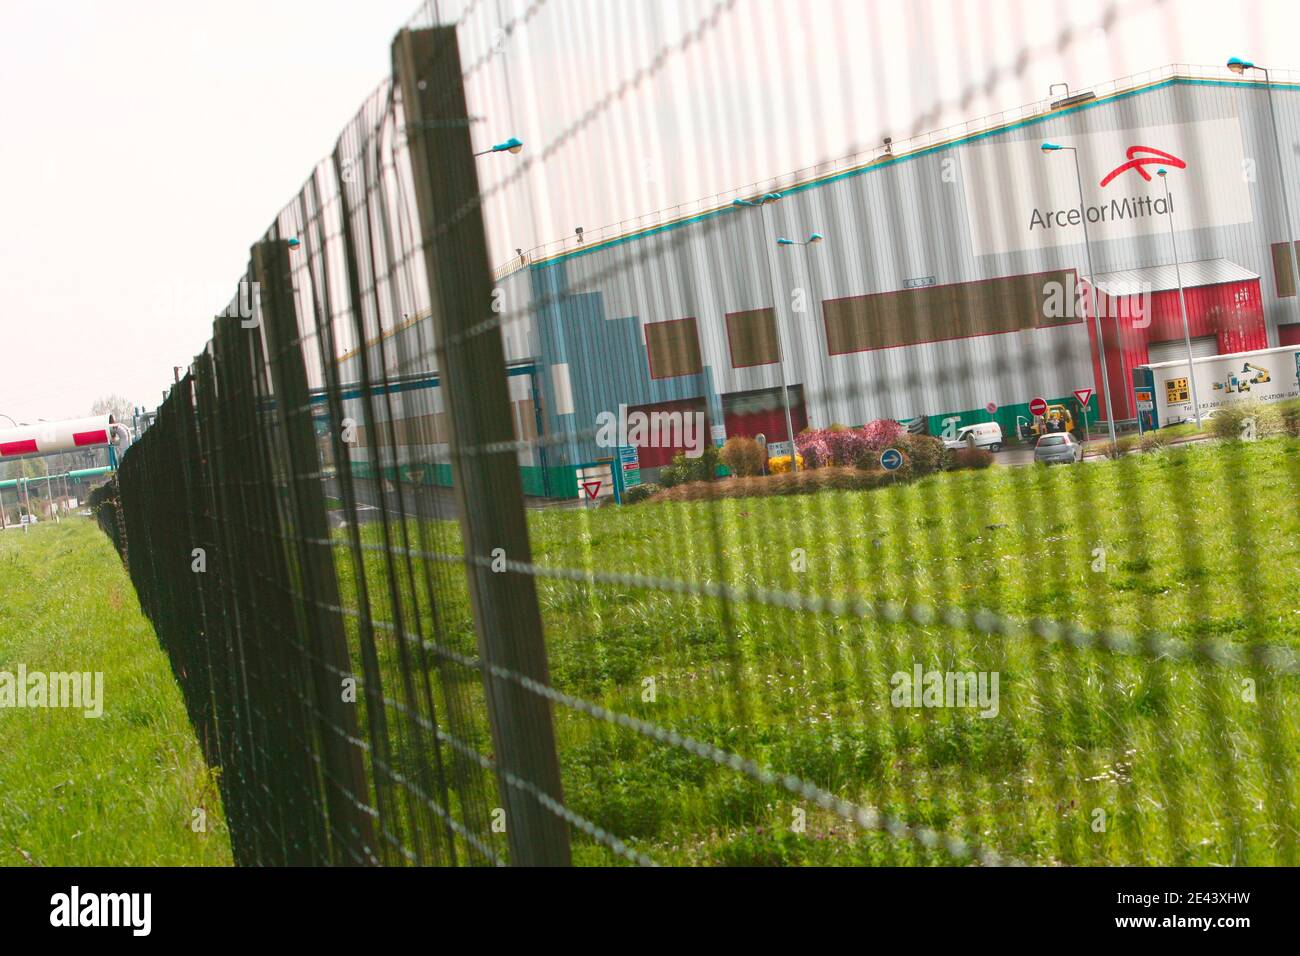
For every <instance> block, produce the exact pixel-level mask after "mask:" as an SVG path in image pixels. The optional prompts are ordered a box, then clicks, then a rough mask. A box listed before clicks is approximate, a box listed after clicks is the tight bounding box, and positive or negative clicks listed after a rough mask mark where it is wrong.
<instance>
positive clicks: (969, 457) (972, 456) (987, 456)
mask: <svg viewBox="0 0 1300 956" xmlns="http://www.w3.org/2000/svg"><path fill="white" fill-rule="evenodd" d="M991 464H993V453H992V452H990V451H985V450H984V449H983V448H959V449H957V450H956V451H955V452H953V453H952V464H951V465H950V466H949V467H950V468H951V469H952V470H953V471H960V470H962V469H965V468H975V469H983V468H987V467H989V465H991Z"/></svg>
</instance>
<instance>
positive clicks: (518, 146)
mask: <svg viewBox="0 0 1300 956" xmlns="http://www.w3.org/2000/svg"><path fill="white" fill-rule="evenodd" d="M523 148H524V144H523V142H522V141H521V140H519V139H516V138H515V137H514V136H511V137H510V138H509V139H508V140H506V141H505V142H504V143H497V144H496V145H495V146H493V147H492V152H494V153H518V152H519V151H520V150H522V149H523Z"/></svg>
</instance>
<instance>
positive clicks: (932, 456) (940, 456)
mask: <svg viewBox="0 0 1300 956" xmlns="http://www.w3.org/2000/svg"><path fill="white" fill-rule="evenodd" d="M899 446H900V450H901V451H902V452H903V456H904V457H905V458H906V459H907V460H908V461H909V462H910V463H911V466H912V467H911V472H912V474H913V475H916V476H917V477H921V476H922V475H931V474H934V472H936V471H942V470H943V469H944V468H945V467H947V459H948V450H947V449H946V448H944V447H943V442H942V441H940V440H939V439H938V438H935V437H934V436H933V435H904V436H903V437H902V439H901V440H900V441H899Z"/></svg>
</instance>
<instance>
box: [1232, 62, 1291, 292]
mask: <svg viewBox="0 0 1300 956" xmlns="http://www.w3.org/2000/svg"><path fill="white" fill-rule="evenodd" d="M1228 69H1230V70H1231V71H1232V72H1233V73H1236V74H1237V75H1238V76H1241V75H1242V74H1244V73H1245V72H1246V71H1247V70H1259V72H1261V73H1263V74H1264V95H1265V96H1266V97H1268V118H1269V120H1270V121H1271V122H1272V124H1273V150H1274V152H1275V153H1276V155H1277V181H1278V184H1279V185H1280V186H1281V187H1282V214H1283V216H1284V217H1285V220H1286V245H1287V248H1288V249H1290V250H1291V290H1292V292H1293V293H1294V294H1295V297H1296V305H1297V307H1300V253H1297V252H1296V247H1295V245H1296V244H1295V239H1294V238H1293V237H1294V233H1292V232H1291V203H1290V200H1288V199H1287V195H1286V174H1285V173H1284V171H1283V169H1282V140H1281V138H1280V136H1279V134H1278V131H1277V112H1276V111H1275V110H1274V108H1273V84H1272V82H1271V81H1270V80H1269V76H1268V70H1266V69H1264V67H1262V66H1257V65H1256V64H1254V63H1251V62H1250V61H1249V60H1243V59H1241V58H1240V57H1236V56H1234V57H1233V58H1232V59H1230V60H1229V61H1228Z"/></svg>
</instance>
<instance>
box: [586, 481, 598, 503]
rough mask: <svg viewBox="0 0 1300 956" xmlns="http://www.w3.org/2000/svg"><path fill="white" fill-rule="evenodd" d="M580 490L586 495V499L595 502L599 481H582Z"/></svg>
mask: <svg viewBox="0 0 1300 956" xmlns="http://www.w3.org/2000/svg"><path fill="white" fill-rule="evenodd" d="M582 490H583V491H585V492H586V493H587V497H588V498H590V499H591V500H592V501H595V500H596V496H597V495H598V494H600V482H599V481H584V482H583V483H582Z"/></svg>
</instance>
